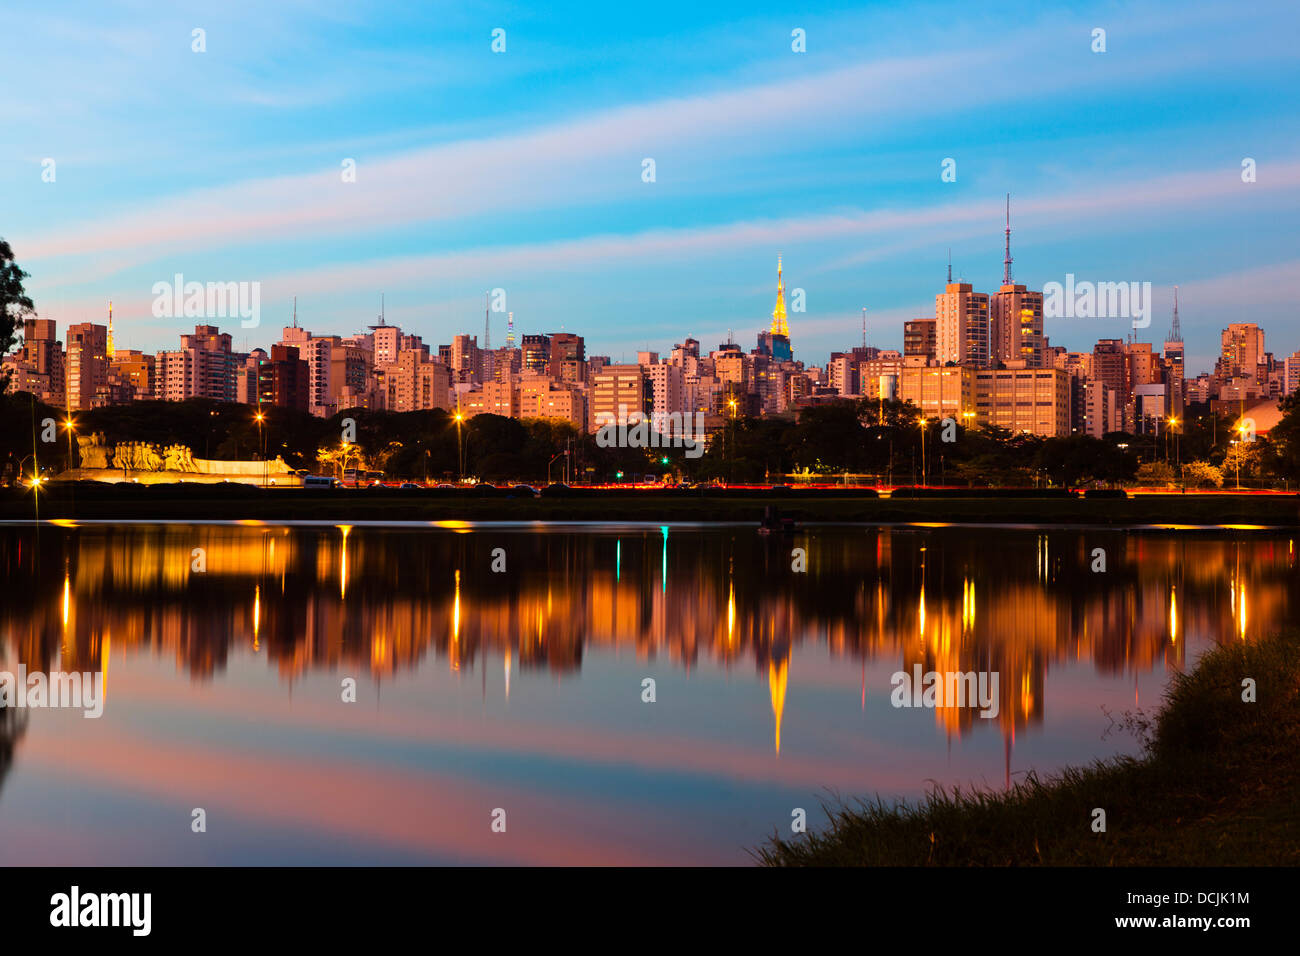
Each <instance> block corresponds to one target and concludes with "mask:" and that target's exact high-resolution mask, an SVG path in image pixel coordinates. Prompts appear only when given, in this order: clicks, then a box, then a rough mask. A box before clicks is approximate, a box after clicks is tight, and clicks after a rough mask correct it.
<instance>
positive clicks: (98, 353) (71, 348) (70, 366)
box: [66, 322, 108, 411]
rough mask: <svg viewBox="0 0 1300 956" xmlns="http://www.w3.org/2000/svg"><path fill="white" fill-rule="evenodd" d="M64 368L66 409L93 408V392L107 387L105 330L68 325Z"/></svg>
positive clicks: (106, 334)
mask: <svg viewBox="0 0 1300 956" xmlns="http://www.w3.org/2000/svg"><path fill="white" fill-rule="evenodd" d="M66 368H67V379H66V387H67V395H66V404H67V408H68V409H69V410H70V411H76V410H77V409H81V408H92V407H94V404H95V394H96V392H97V391H98V390H99V388H100V387H101V386H105V385H107V384H108V329H107V328H106V327H105V326H102V325H95V324H94V323H93V322H81V323H78V324H76V325H70V326H68V348H67V359H66Z"/></svg>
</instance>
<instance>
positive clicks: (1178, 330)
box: [1169, 286, 1183, 342]
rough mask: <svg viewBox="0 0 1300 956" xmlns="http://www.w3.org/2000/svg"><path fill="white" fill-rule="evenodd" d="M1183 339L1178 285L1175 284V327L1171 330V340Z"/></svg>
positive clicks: (1178, 340) (1179, 340)
mask: <svg viewBox="0 0 1300 956" xmlns="http://www.w3.org/2000/svg"><path fill="white" fill-rule="evenodd" d="M1182 340H1183V327H1182V326H1181V325H1179V324H1178V286H1174V327H1173V328H1172V329H1170V330H1169V341H1170V342H1181V341H1182Z"/></svg>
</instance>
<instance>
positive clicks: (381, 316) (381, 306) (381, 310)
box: [379, 292, 384, 325]
mask: <svg viewBox="0 0 1300 956" xmlns="http://www.w3.org/2000/svg"><path fill="white" fill-rule="evenodd" d="M379 324H380V325H383V324H384V294H383V293H382V292H381V293H379Z"/></svg>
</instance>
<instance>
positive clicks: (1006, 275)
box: [1002, 193, 1011, 285]
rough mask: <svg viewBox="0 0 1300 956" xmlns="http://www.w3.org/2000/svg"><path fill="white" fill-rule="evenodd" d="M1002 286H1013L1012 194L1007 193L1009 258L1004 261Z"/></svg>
mask: <svg viewBox="0 0 1300 956" xmlns="http://www.w3.org/2000/svg"><path fill="white" fill-rule="evenodd" d="M1002 284H1003V285H1011V193H1007V257H1006V258H1005V259H1003V260H1002Z"/></svg>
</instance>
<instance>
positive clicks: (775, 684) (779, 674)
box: [767, 657, 790, 757]
mask: <svg viewBox="0 0 1300 956" xmlns="http://www.w3.org/2000/svg"><path fill="white" fill-rule="evenodd" d="M789 672H790V658H789V657H787V658H786V659H785V660H783V661H782V662H781V666H780V667H779V668H778V667H777V664H776V662H775V661H768V662H767V689H768V693H769V694H771V697H772V716H773V717H775V718H776V755H777V756H778V757H779V756H781V715H782V714H783V713H784V712H785V685H786V678H787V676H788V674H789Z"/></svg>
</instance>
